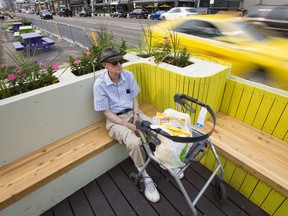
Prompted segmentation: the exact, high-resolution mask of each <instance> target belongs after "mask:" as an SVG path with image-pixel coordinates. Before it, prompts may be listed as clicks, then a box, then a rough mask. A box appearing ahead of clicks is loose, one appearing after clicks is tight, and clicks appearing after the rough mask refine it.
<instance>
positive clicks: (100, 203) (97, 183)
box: [42, 158, 268, 216]
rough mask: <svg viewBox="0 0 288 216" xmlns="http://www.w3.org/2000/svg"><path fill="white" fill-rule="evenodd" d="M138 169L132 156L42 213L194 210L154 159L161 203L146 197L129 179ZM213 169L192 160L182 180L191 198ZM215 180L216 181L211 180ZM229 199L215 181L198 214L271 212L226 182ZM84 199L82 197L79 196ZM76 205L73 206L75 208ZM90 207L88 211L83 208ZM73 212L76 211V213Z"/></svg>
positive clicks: (171, 214)
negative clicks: (219, 195) (219, 196)
mask: <svg viewBox="0 0 288 216" xmlns="http://www.w3.org/2000/svg"><path fill="white" fill-rule="evenodd" d="M131 172H136V168H135V166H134V165H133V162H132V160H131V159H130V158H127V159H126V160H124V161H122V162H121V163H120V164H118V165H117V166H115V167H114V168H112V169H110V170H109V171H108V172H106V173H104V174H103V175H102V176H100V177H98V178H97V179H96V180H94V181H92V182H90V183H89V184H87V185H86V186H84V187H83V188H82V189H80V190H79V191H77V192H75V193H74V194H73V195H71V196H70V197H69V198H67V199H65V200H63V201H62V202H60V203H59V204H57V205H56V206H54V207H52V208H51V209H49V210H48V211H47V212H45V213H43V214H42V216H50V215H53V214H51V213H52V212H53V213H54V216H58V215H61V216H62V215H64V216H66V215H67V216H70V215H78V214H77V211H80V210H81V209H82V212H81V213H82V215H85V216H86V215H90V213H91V212H93V213H94V215H105V216H106V215H108V216H110V215H111V216H115V215H117V216H122V215H123V216H126V215H140V216H146V215H165V216H177V215H191V210H190V208H189V206H188V204H187V203H186V201H185V199H184V197H183V195H182V193H181V192H180V190H179V188H178V186H177V184H176V182H175V180H174V178H173V177H172V176H171V175H170V174H169V173H168V172H167V171H164V170H162V169H161V168H160V167H159V166H158V165H157V164H155V163H154V162H152V163H151V164H150V165H149V166H148V168H147V172H148V173H149V174H150V176H151V177H152V178H153V180H154V182H155V183H156V184H157V187H158V189H159V192H160V194H161V199H160V201H159V202H158V203H151V202H149V201H148V200H146V198H145V196H144V195H143V194H141V193H140V192H139V191H138V190H137V189H136V188H135V187H134V185H133V184H132V183H131V182H130V179H129V174H130V173H131ZM210 175H211V171H210V170H208V169H207V168H206V167H204V166H203V165H202V164H200V163H194V164H191V165H190V167H189V168H188V169H187V170H186V171H185V178H184V179H183V180H181V181H182V182H183V184H184V187H185V189H186V190H187V192H188V193H189V194H191V196H192V198H194V197H195V196H196V194H197V193H198V191H199V189H201V188H202V187H203V184H204V183H205V182H206V181H207V179H208V178H209V177H210ZM212 184H213V182H212ZM226 189H227V194H228V199H227V201H226V202H225V203H223V204H219V203H218V201H217V200H216V198H215V197H214V189H213V185H209V187H208V188H207V190H206V191H205V193H204V195H203V196H202V197H201V198H200V200H199V201H198V203H197V204H196V209H197V212H198V215H207V216H210V215H212V216H218V215H219V216H220V215H229V216H230V215H231V216H234V215H235V216H236V215H241V216H254V215H257V216H258V215H259V216H267V215H268V214H267V213H266V212H265V211H263V210H262V209H260V208H259V207H258V206H256V205H255V204H254V203H252V202H251V201H250V200H248V199H247V198H246V197H244V196H243V195H241V194H240V193H239V192H238V191H236V190H235V189H233V188H232V187H231V186H229V185H227V184H226ZM80 199H82V200H80ZM85 208H87V209H85ZM72 209H73V210H72ZM84 211H87V212H88V213H87V214H84V213H83V212H84ZM73 212H74V213H73Z"/></svg>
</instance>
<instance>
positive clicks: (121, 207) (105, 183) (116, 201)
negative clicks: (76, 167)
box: [96, 172, 136, 216]
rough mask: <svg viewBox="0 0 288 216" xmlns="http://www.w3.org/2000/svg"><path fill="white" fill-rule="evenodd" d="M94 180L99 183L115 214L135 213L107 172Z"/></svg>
mask: <svg viewBox="0 0 288 216" xmlns="http://www.w3.org/2000/svg"><path fill="white" fill-rule="evenodd" d="M96 182H97V183H98V184H99V186H100V188H101V190H102V191H103V193H104V194H105V196H106V198H107V200H108V201H109V203H110V205H111V207H112V209H113V210H114V212H115V214H116V215H119V216H127V215H136V212H135V211H134V210H133V208H132V207H131V206H130V205H129V203H128V202H127V200H126V199H125V197H124V196H123V194H122V193H121V191H119V189H118V188H117V186H116V185H115V183H114V182H113V180H112V178H111V177H110V176H109V175H108V173H107V172H106V173H105V174H103V175H102V176H100V177H99V178H97V179H96Z"/></svg>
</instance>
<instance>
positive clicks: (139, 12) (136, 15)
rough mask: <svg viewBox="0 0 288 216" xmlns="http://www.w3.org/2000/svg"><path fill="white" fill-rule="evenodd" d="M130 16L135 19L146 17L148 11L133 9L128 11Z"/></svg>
mask: <svg viewBox="0 0 288 216" xmlns="http://www.w3.org/2000/svg"><path fill="white" fill-rule="evenodd" d="M129 17H130V18H136V19H141V18H143V19H147V18H148V11H147V10H144V9H135V10H133V11H132V12H130V13H129Z"/></svg>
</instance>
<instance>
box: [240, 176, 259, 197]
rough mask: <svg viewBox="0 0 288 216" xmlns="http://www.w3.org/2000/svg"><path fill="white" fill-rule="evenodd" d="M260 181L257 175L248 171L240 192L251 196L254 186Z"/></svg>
mask: <svg viewBox="0 0 288 216" xmlns="http://www.w3.org/2000/svg"><path fill="white" fill-rule="evenodd" d="M258 181H259V180H258V179H257V178H256V177H254V176H253V175H251V174H250V173H247V175H246V177H245V179H244V181H243V184H242V185H241V187H240V189H239V192H240V193H241V194H243V195H244V196H245V197H247V198H249V197H250V195H251V193H252V192H253V190H254V188H255V187H256V185H257V183H258Z"/></svg>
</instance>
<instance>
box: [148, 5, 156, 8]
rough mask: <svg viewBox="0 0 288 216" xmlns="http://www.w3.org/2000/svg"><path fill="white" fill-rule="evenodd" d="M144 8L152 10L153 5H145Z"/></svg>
mask: <svg viewBox="0 0 288 216" xmlns="http://www.w3.org/2000/svg"><path fill="white" fill-rule="evenodd" d="M146 8H154V6H153V5H147V6H146Z"/></svg>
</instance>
